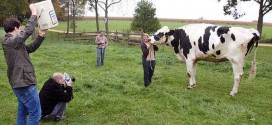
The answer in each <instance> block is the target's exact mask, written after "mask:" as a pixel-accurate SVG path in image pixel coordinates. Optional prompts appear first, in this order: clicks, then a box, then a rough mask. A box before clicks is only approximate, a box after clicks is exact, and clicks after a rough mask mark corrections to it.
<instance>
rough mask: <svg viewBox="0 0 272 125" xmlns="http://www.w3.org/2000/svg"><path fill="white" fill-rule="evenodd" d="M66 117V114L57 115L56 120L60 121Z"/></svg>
mask: <svg viewBox="0 0 272 125" xmlns="http://www.w3.org/2000/svg"><path fill="white" fill-rule="evenodd" d="M65 119H66V116H65V115H62V116H56V117H55V121H60V120H65Z"/></svg>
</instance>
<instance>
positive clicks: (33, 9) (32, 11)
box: [29, 3, 37, 15]
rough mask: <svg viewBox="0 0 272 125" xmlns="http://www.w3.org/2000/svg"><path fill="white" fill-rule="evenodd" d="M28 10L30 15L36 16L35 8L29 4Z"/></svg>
mask: <svg viewBox="0 0 272 125" xmlns="http://www.w3.org/2000/svg"><path fill="white" fill-rule="evenodd" d="M29 9H30V11H31V13H32V15H37V7H36V6H35V5H34V4H33V3H31V4H29Z"/></svg>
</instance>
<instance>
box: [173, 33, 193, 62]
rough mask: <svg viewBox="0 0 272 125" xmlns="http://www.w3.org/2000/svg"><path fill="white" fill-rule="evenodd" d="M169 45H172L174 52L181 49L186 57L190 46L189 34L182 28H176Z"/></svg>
mask: <svg viewBox="0 0 272 125" xmlns="http://www.w3.org/2000/svg"><path fill="white" fill-rule="evenodd" d="M171 45H172V46H173V47H174V51H175V53H179V50H181V49H183V55H184V56H185V58H186V59H187V55H188V54H189V52H190V49H191V48H192V45H191V43H190V39H189V36H187V34H186V33H185V31H184V30H183V29H176V30H175V34H174V39H173V40H172V41H171Z"/></svg>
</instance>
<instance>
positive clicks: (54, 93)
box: [39, 72, 75, 121]
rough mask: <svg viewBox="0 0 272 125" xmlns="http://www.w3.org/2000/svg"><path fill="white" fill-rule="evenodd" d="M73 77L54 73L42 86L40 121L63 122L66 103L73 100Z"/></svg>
mask: <svg viewBox="0 0 272 125" xmlns="http://www.w3.org/2000/svg"><path fill="white" fill-rule="evenodd" d="M74 81H75V78H74V77H71V78H70V77H69V75H68V74H66V73H64V74H62V73H58V72H56V73H54V74H53V75H52V76H51V77H50V78H49V79H48V80H47V81H46V82H45V83H44V85H43V87H42V89H41V91H40V93H39V96H40V103H41V109H42V119H45V120H50V119H52V120H55V121H59V120H64V119H65V118H66V116H65V115H64V111H65V110H66V103H68V102H70V101H71V100H72V99H73V88H72V85H73V82H74Z"/></svg>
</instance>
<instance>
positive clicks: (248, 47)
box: [245, 33, 260, 56]
mask: <svg viewBox="0 0 272 125" xmlns="http://www.w3.org/2000/svg"><path fill="white" fill-rule="evenodd" d="M253 35H254V37H253V38H252V39H251V40H250V42H249V43H248V44H247V52H246V54H245V56H247V54H248V53H250V51H251V49H252V47H253V45H254V43H255V42H256V47H257V46H258V41H259V39H260V37H259V36H257V34H256V33H253Z"/></svg>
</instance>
